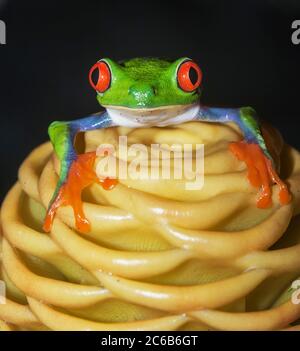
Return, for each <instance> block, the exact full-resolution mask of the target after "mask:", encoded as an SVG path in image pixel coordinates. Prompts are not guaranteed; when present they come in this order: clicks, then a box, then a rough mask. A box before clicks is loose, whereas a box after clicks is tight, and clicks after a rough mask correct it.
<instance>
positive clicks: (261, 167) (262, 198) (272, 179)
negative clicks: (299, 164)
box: [229, 141, 291, 208]
mask: <svg viewBox="0 0 300 351" xmlns="http://www.w3.org/2000/svg"><path fill="white" fill-rule="evenodd" d="M229 149H230V151H231V152H232V153H233V154H234V155H235V156H236V157H237V158H238V159H239V160H241V161H244V162H245V163H246V165H247V168H248V179H249V181H250V183H251V184H252V185H253V186H255V187H257V188H260V193H259V196H258V199H257V202H256V204H257V207H259V208H267V207H269V206H271V205H272V190H271V186H272V184H273V183H275V184H277V185H278V186H279V201H280V203H281V205H286V204H288V203H289V202H290V201H291V194H290V193H289V190H288V188H287V185H286V184H285V183H284V182H283V181H282V180H281V179H280V177H279V175H278V174H277V172H276V170H275V169H274V166H273V162H272V160H271V159H270V158H269V157H267V156H266V155H265V154H264V152H263V150H262V149H261V147H260V146H259V145H258V144H256V143H247V142H245V141H238V142H233V143H230V144H229Z"/></svg>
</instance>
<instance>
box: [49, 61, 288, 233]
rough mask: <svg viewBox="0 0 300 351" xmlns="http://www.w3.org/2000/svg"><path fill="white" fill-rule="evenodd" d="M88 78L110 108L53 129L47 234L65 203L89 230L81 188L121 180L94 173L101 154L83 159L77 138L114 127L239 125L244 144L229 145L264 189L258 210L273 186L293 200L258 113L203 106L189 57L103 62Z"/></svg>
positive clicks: (195, 70)
mask: <svg viewBox="0 0 300 351" xmlns="http://www.w3.org/2000/svg"><path fill="white" fill-rule="evenodd" d="M89 80H90V83H91V85H92V87H93V88H94V89H95V91H96V94H97V100H98V102H99V103H100V105H101V106H103V107H104V108H105V110H104V111H103V112H99V113H97V114H94V115H91V116H88V117H85V118H82V119H78V120H74V121H65V122H58V121H56V122H53V123H51V125H50V126H49V130H48V131H49V136H50V140H51V142H52V144H53V147H54V150H55V152H56V155H57V157H58V159H59V160H60V163H61V168H60V175H59V180H58V182H57V185H56V189H55V191H54V194H53V197H52V199H51V201H50V204H49V207H48V211H47V215H46V218H45V222H44V230H45V231H50V230H51V225H52V222H53V219H54V216H55V213H56V211H57V209H58V208H59V207H60V206H66V205H71V206H72V208H73V211H74V216H75V222H76V227H77V229H78V230H79V231H81V232H88V231H89V230H90V224H89V221H88V220H87V218H86V217H85V215H84V211H83V208H82V201H81V192H82V190H83V189H84V188H85V187H87V186H88V185H90V184H91V183H93V182H98V183H101V184H102V186H103V187H104V188H105V189H111V188H113V187H114V186H115V185H116V182H115V180H113V179H106V180H105V181H103V180H100V179H99V178H98V177H97V176H96V173H95V171H94V170H93V166H94V161H95V158H96V153H93V152H90V153H85V154H82V155H78V154H77V153H76V151H75V148H74V139H75V136H76V134H77V133H79V132H85V131H90V130H95V129H99V128H108V127H114V126H125V127H130V128H140V127H151V126H157V127H164V126H169V125H175V124H178V123H184V122H188V121H200V122H201V121H205V122H219V123H227V122H235V123H236V124H237V125H238V127H239V128H240V129H241V131H242V132H243V135H244V140H242V141H239V142H232V143H230V144H229V149H230V150H231V152H233V154H234V155H235V156H236V157H237V158H238V159H239V160H242V161H244V162H245V163H246V165H247V167H248V178H249V180H250V182H251V184H252V185H254V186H256V187H258V188H260V193H259V197H258V200H257V206H258V207H260V208H266V207H268V206H270V205H271V203H272V200H271V195H272V190H271V185H272V183H277V184H278V186H279V189H280V190H279V199H280V202H281V204H282V205H284V204H287V203H288V202H289V201H290V198H291V196H290V193H289V191H288V189H287V186H286V184H285V183H284V182H283V181H282V180H281V179H280V178H279V176H278V174H277V173H276V171H275V164H274V161H273V159H272V157H271V154H270V152H269V150H268V148H267V146H266V143H265V140H264V138H263V135H262V131H261V124H260V122H259V120H258V118H257V115H256V113H255V111H254V109H253V108H251V107H242V108H218V107H207V106H203V105H202V104H201V103H200V99H199V98H200V92H201V81H202V71H201V69H200V67H199V66H198V65H197V64H196V63H195V62H194V61H193V60H191V59H189V58H186V57H184V58H180V59H177V60H175V61H168V60H163V59H158V58H134V59H130V60H126V61H123V62H119V63H117V62H114V61H113V60H111V59H108V58H104V59H100V60H99V61H98V62H97V63H96V64H95V65H94V66H93V67H92V68H91V70H90V73H89Z"/></svg>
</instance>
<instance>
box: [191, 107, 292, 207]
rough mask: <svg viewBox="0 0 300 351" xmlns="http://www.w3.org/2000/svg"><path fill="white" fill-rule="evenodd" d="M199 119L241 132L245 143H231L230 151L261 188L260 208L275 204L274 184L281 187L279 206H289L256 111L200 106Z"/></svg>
mask: <svg viewBox="0 0 300 351" xmlns="http://www.w3.org/2000/svg"><path fill="white" fill-rule="evenodd" d="M196 119H198V120H203V121H208V122H221V123H226V122H235V123H236V124H237V125H238V126H239V128H240V129H241V130H242V132H243V134H244V140H243V141H238V142H232V143H230V144H229V149H230V151H231V152H232V153H233V154H234V155H235V156H236V157H237V158H238V159H239V160H241V161H244V162H245V163H246V165H247V168H248V179H249V181H250V183H251V184H252V185H253V186H255V187H258V188H260V194H259V197H258V199H257V206H258V207H260V208H267V207H269V206H270V205H271V204H272V199H271V197H272V191H271V185H272V183H276V184H278V186H279V200H280V203H281V204H287V203H289V201H290V200H291V196H290V193H289V191H288V188H287V186H286V184H285V183H284V182H283V181H282V180H281V179H280V177H279V176H278V174H277V172H276V170H275V164H274V161H273V159H272V156H271V154H270V152H269V150H268V148H267V146H266V143H265V140H264V138H263V135H262V132H261V128H260V124H259V121H258V118H257V115H256V112H255V111H254V109H253V108H251V107H242V108H239V109H226V108H209V107H202V106H201V107H200V110H199V113H198V115H197V117H196Z"/></svg>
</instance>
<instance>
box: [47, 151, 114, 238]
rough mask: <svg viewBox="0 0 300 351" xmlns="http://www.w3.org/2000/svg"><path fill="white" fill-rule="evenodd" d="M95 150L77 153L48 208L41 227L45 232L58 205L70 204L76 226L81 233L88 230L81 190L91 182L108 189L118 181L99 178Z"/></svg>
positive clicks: (49, 228)
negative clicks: (96, 170) (95, 164)
mask: <svg viewBox="0 0 300 351" xmlns="http://www.w3.org/2000/svg"><path fill="white" fill-rule="evenodd" d="M95 159H96V152H88V153H85V154H82V155H78V156H77V159H76V160H75V161H74V162H73V163H72V165H71V167H70V170H69V174H68V177H67V180H66V182H65V183H64V184H63V185H62V187H61V188H60V190H59V193H58V195H57V197H56V199H55V200H54V202H53V203H52V205H51V207H50V208H49V210H48V212H47V215H46V218H45V222H44V226H43V229H44V230H45V231H46V232H49V231H50V230H51V226H52V223H53V220H54V217H55V214H56V211H57V209H58V208H59V207H60V206H68V205H70V206H72V208H73V212H74V216H75V223H76V228H77V229H78V230H79V231H80V232H83V233H87V232H89V231H90V223H89V221H88V219H87V218H86V217H85V215H84V212H83V204H82V200H81V193H82V190H83V189H85V188H86V187H88V186H89V185H91V184H93V183H98V184H101V185H102V187H103V188H104V189H105V190H110V189H113V188H114V187H115V185H116V184H117V183H118V181H117V180H116V179H110V178H105V179H99V178H98V177H97V174H96V172H95V171H94V162H95Z"/></svg>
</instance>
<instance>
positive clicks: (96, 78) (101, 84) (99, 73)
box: [89, 61, 111, 93]
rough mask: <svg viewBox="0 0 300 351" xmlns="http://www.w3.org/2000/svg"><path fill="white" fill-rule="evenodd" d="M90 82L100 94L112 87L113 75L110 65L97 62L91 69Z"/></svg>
mask: <svg viewBox="0 0 300 351" xmlns="http://www.w3.org/2000/svg"><path fill="white" fill-rule="evenodd" d="M89 81H90V84H91V86H92V87H93V88H94V89H95V90H96V91H98V92H99V93H104V92H105V91H106V90H107V89H108V88H109V87H110V81H111V73H110V69H109V67H108V65H107V64H106V63H105V62H103V61H100V62H97V63H95V64H94V66H93V67H92V68H91V69H90V73H89Z"/></svg>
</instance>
